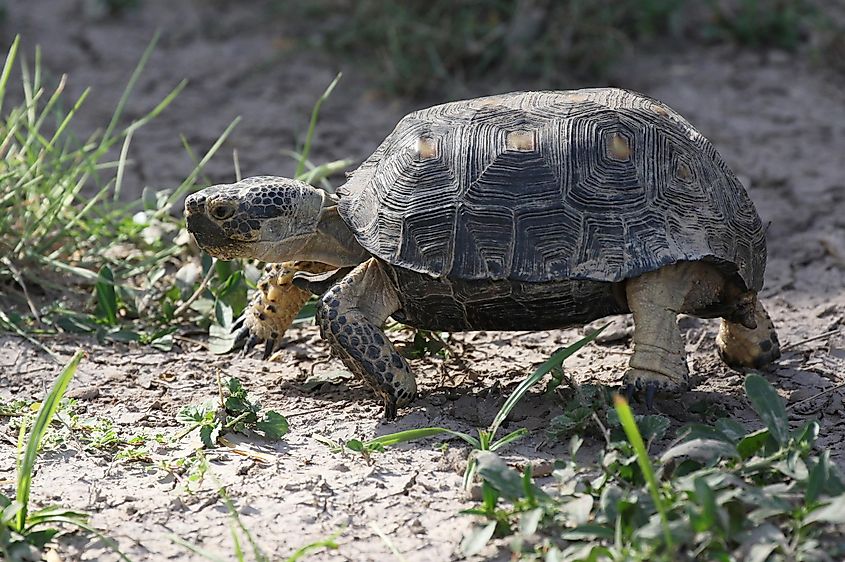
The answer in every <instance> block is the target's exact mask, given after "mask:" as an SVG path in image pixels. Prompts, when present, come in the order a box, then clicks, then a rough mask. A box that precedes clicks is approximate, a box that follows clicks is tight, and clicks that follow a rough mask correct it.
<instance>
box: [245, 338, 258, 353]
mask: <svg viewBox="0 0 845 562" xmlns="http://www.w3.org/2000/svg"><path fill="white" fill-rule="evenodd" d="M260 341H261V339H260V338H259V337H258V336H256V335H252V336H249V339H248V340H246V345H244V348H243V351H242V354H243V355H248V354H249V352H251V351H252V350H253V349H254V348H255V346H256V345H258V342H260Z"/></svg>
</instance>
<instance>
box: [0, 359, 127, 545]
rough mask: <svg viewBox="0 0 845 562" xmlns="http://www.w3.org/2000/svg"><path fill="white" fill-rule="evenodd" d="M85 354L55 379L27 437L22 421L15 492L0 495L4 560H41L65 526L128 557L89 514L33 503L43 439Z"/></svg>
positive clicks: (0, 527)
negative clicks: (33, 487) (92, 535)
mask: <svg viewBox="0 0 845 562" xmlns="http://www.w3.org/2000/svg"><path fill="white" fill-rule="evenodd" d="M82 357H83V353H82V351H77V352H76V354H75V355H74V356H73V357H72V358H71V360H70V361H69V362H68V363H67V365H66V366H65V367H64V369H63V370H62V372H61V373H60V374H59V376H58V377H57V378H56V380H55V381H54V383H53V387H52V389H51V390H50V392H49V393H48V394H47V396H46V397H45V398H44V401H43V402H41V406H40V407H39V409H38V414H37V415H36V417H35V421H34V423H33V424H32V429H31V430H30V433H29V437H28V438H26V430H27V424H26V423H22V424H21V426H20V431H19V438H18V454H17V478H16V488H15V495H14V496H13V497H11V498H9V497H6V496H5V495H3V494H0V554H2V558H3V560H8V561H10V562H18V561H20V562H24V561H26V560H38V559H40V558H41V556H42V553H43V552H44V551H45V549H46V547H47V545H48V544H49V543H50V542H51V541H52V540H53V539H54V538H55V537H56V536H57V535H58V534H59V533H60V532H61V531H62V528H61V527H60V526H62V525H69V526H72V527H77V528H79V529H82V530H84V531H87V532H89V533H92V534H94V535H96V536H97V537H99V538H100V539H102V540H103V541H104V542H105V543H106V544H107V545H108V546H109V547H111V548H112V549H113V550H114V551H115V552H116V553H117V554H118V555H119V556H120V558H121V559H122V560H127V561H128V560H129V559H128V558H127V557H126V555H124V554H123V553H122V552H120V550H118V548H117V544H116V543H115V542H114V541H113V540H111V539H109V538H108V537H106V536H105V535H104V534H103V533H102V532H100V531H99V530H97V529H95V528H94V527H92V526H91V525H90V524H89V522H88V518H89V516H88V515H87V514H86V513H83V512H81V511H76V510H73V509H68V508H64V507H57V506H52V507H45V508H41V509H33V508H32V505H31V502H30V492H31V489H32V481H33V476H34V472H35V464H36V461H37V459H38V452H39V450H40V447H41V443H42V440H43V439H44V435H45V434H46V433H47V428H48V427H49V426H50V423H51V422H52V420H53V417H54V416H55V415H56V412H57V411H58V410H59V404H60V402H61V400H62V396H63V395H64V393H65V391H66V390H67V388H68V385H69V384H70V381H71V380H72V379H73V375H74V374H75V373H76V369H77V367H78V366H79V363H80V361H82Z"/></svg>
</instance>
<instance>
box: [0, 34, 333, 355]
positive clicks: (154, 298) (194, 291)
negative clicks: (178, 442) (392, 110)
mask: <svg viewBox="0 0 845 562" xmlns="http://www.w3.org/2000/svg"><path fill="white" fill-rule="evenodd" d="M155 43H156V39H154V40H153V41H152V42H151V44H150V45H149V47H148V48H147V50H146V51H145V52H144V54H143V56H142V57H141V60H140V62H139V63H138V66H137V67H136V68H135V70H134V72H133V74H132V76H131V78H130V79H129V82H128V84H127V86H126V89H125V90H124V92H123V94H122V96H121V98H120V100H119V102H118V104H117V107H116V109H115V111H114V114H113V116H112V118H111V120H110V122H109V123H108V124H107V125H106V126H105V128H104V129H103V130H102V131H99V132H97V133H95V134H93V135H92V136H91V137H89V138H88V139H85V140H80V139H77V138H76V137H74V135H73V132H72V128H73V127H72V125H73V118H74V116H75V115H76V114H77V112H79V111H80V110H81V108H82V107H83V105H84V102H85V100H86V99H87V97H88V90H85V91H84V92H83V93H82V94H81V95H80V97H79V98H78V99H77V100H76V101H75V102H73V103H72V104H68V103H67V102H66V101H65V100H64V99H63V96H64V86H65V78H62V79H61V80H60V81H59V82H58V84H56V85H55V86H54V87H53V89H52V90H51V89H50V87H49V85H48V83H47V82H48V81H47V80H46V78H45V76H44V72H43V70H42V66H41V60H40V51H39V50H37V49H36V58H35V62H34V65H33V66H32V67H30V66H29V65H28V64H27V63H26V61H24V60H20V73H21V80H20V83H21V87H22V90H23V102H21V104H20V105H17V106H14V107H10V108H4V107H3V100H4V98H5V95H6V93H7V90H8V88H9V86H10V84H11V83H12V82H11V76H12V72H13V69H14V67H15V65H16V63H17V62H18V60H19V59H20V58H21V57H19V55H18V51H19V49H20V38H17V39H15V41H14V42H13V44H12V46H11V48H10V50H9V53H8V55H7V57H6V61H5V65H4V66H3V70H2V72H0V116H2V118H0V156H2V157H3V162H2V164H0V177H1V178H2V181H0V211H2V212H0V256H2V257H0V295H2V296H3V297H4V299H3V301H4V302H3V305H2V306H0V330H4V331H10V332H15V333H17V334H18V335H20V336H22V337H26V338H28V339H30V341H32V342H33V343H35V344H36V345H38V346H39V347H41V348H42V349H46V348H44V346H43V345H42V344H40V343H39V342H38V341H37V340H35V339H33V338H32V337H31V334H43V333H55V332H71V333H84V334H92V335H95V336H96V337H97V339H98V340H99V341H101V342H102V341H116V342H135V343H139V344H142V345H152V346H154V347H156V348H159V349H162V350H169V349H170V348H171V347H172V345H173V343H174V332H175V331H176V330H177V328H178V326H179V325H180V324H181V323H182V322H186V321H189V322H190V323H191V324H192V325H199V326H200V327H201V328H211V326H217V327H218V328H220V329H221V330H222V331H224V332H226V331H227V329H229V328H230V327H231V325H232V324H233V323H234V319H237V318H238V317H239V316H240V315H241V314H242V312H243V310H244V308H245V307H246V305H247V293H248V291H249V290H250V288H253V287H254V284H255V281H256V280H257V277H258V272H259V269H258V268H257V267H254V266H253V265H252V264H251V263H250V262H245V261H238V260H235V261H231V262H219V261H217V260H215V259H212V258H210V257H208V256H202V257H201V258H199V259H197V258H195V257H194V256H193V254H192V250H191V248H190V245H189V236H188V235H187V232H186V231H185V226H184V219H183V218H182V217H181V213H177V214H176V216H174V213H173V211H174V205H176V204H177V203H178V202H179V201H180V200H181V199H182V198H183V197H184V196H185V195H186V194H187V193H190V192H191V191H194V190H196V189H197V186H198V183H200V182H201V181H202V180H201V178H200V175H201V172H202V169H203V168H204V166H205V165H206V164H207V162H208V161H209V160H210V159H211V158H212V157H213V156H214V155H215V154H216V153H217V151H218V150H219V148H220V147H221V145H222V144H223V142H224V141H225V140H226V138H227V137H228V136H229V134H230V133H231V131H232V130H233V128H234V127H235V126H236V125H237V123H238V121H239V119H235V120H234V121H233V122H232V123H231V124H230V125H229V126H228V127H227V128H226V130H225V131H223V133H222V134H221V135H220V137H219V138H218V139H217V141H215V142H214V143H213V145H212V146H211V147H209V148H208V150H207V151H206V152H205V154H204V155H203V156H202V157H201V158H197V157H195V156H194V151H193V149H192V148H191V147H190V146H188V145H187V144H186V145H185V147H186V152H187V155H188V156H189V157H190V158H192V159H193V160H194V161H195V162H196V165H195V167H194V170H193V171H192V172H191V173H190V174H189V175H188V177H187V178H185V180H184V181H183V182H182V183H181V184H180V185H179V186H176V187H175V188H173V189H169V190H162V191H158V192H151V191H145V193H144V194H143V196H142V198H141V199H139V200H136V201H131V202H128V203H127V202H125V201H123V198H122V196H121V194H122V192H123V186H124V177H125V174H126V169H127V167H128V166H130V165H131V162H130V160H129V151H130V146H131V142H132V138H133V136H134V135H135V133H136V132H137V131H138V130H139V129H140V128H141V127H143V126H145V125H146V124H147V123H149V122H150V121H151V120H152V119H154V118H156V117H158V116H159V115H160V114H161V113H162V112H164V111H165V110H166V108H167V107H168V105H169V104H170V103H171V102H172V101H173V99H174V98H175V97H176V96H177V95H178V94H179V93H180V92H181V91H182V89H183V88H184V87H185V85H186V83H185V82H184V81H183V82H181V83H179V84H177V85H176V86H175V87H174V89H173V90H172V91H171V92H170V93H169V94H168V95H167V96H165V98H164V99H163V100H162V101H161V102H160V103H159V104H157V105H156V106H155V107H154V108H152V109H151V110H150V111H149V112H148V113H147V114H146V115H144V116H142V117H140V118H138V119H136V120H134V121H132V122H130V123H129V124H123V123H122V121H123V119H122V117H123V114H124V109H125V107H126V103H127V101H128V99H129V97H130V95H131V93H132V91H133V88H134V87H135V84H136V83H137V81H138V79H139V77H140V75H141V73H142V71H143V69H144V67H145V65H146V63H147V61H148V60H149V57H150V55H151V54H152V52H153V49H154V47H155ZM338 79H339V76H338V78H336V79H335V80H334V81H333V82H332V83H331V84H330V86H329V87H328V88H327V90H326V92H325V93H324V94H323V96H321V98H320V99H319V100H318V101H317V104H316V105H315V108H314V111H313V113H312V119H311V124H310V127H309V130H308V134H307V136H306V139H305V144H304V146H303V147H302V148H301V150H299V151H297V152H292V154H293V155H294V156H295V157H296V158H297V159H298V160H299V165H298V171H297V177H298V178H299V179H302V180H303V181H307V182H310V183H314V184H317V185H320V186H321V187H324V188H327V189H330V188H331V186H330V185H329V184H328V183H327V180H326V178H327V177H328V176H330V175H332V174H335V173H338V172H339V171H342V170H344V169H345V168H346V167H348V165H349V162H348V161H346V160H340V161H336V162H328V163H325V164H322V165H315V164H313V163H312V162H311V161H309V160H308V155H309V151H310V148H311V141H312V138H313V134H314V128H315V126H316V122H317V116H318V114H319V108H320V105H321V104H322V103H323V101H325V99H326V98H327V97H328V96H329V95H330V93H331V91H332V89H333V88H334V86H335V85H336V84H337V81H338ZM67 107H69V108H70V109H66V108H67ZM118 149H119V157H118V159H117V160H115V161H112V160H109V158H110V156H109V155H110V154H111V153H112V152H114V151H116V150H118ZM237 179H240V178H237ZM86 301H87V302H86ZM312 315H313V312H312ZM48 351H49V350H48Z"/></svg>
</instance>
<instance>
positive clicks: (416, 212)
mask: <svg viewBox="0 0 845 562" xmlns="http://www.w3.org/2000/svg"><path fill="white" fill-rule="evenodd" d="M185 209H186V216H187V224H188V229H189V231H190V232H191V233H192V234H193V236H194V237H195V239H196V241H197V243H198V245H199V246H200V247H201V248H202V249H203V250H204V251H205V252H207V253H209V254H211V255H212V256H215V257H218V258H220V259H232V258H256V259H259V260H262V261H264V262H268V263H271V264H283V265H281V266H271V268H270V271H269V274H268V278H266V279H265V280H264V281H262V283H261V285H260V287H261V291H259V293H258V295H257V297H256V299H255V300H254V301H253V305H252V308H251V312H250V314H251V316H250V317H249V318H248V319H247V320H248V321H247V322H246V326H245V328H244V330H246V331H248V332H249V333H251V334H252V338H251V339H252V340H253V342H254V341H255V340H260V339H265V340H267V344H266V348H265V350H266V351H265V357H266V355H268V354H269V353H270V352H271V351H272V350H273V349H274V347H275V346H276V345H277V341H278V339H279V338H280V337H281V334H282V332H283V331H284V329H286V327H287V324H289V322H290V319H291V318H292V316H293V313H295V309H296V308H298V307H299V306H300V305H301V304H302V302H304V301H303V298H302V294H304V291H306V290H308V289H310V290H311V291H314V292H315V293H320V294H322V296H321V297H320V299H319V301H318V305H317V312H316V319H317V322H318V324H319V326H320V331H321V334H322V336H323V337H324V338H325V339H326V340H327V341H328V343H329V344H330V346H331V348H332V350H333V351H334V352H336V353H337V355H339V356H340V358H341V359H342V361H343V362H344V364H345V365H346V366H347V367H348V368H349V369H350V370H351V371H352V372H354V373H355V374H356V375H357V376H358V377H360V378H361V379H362V380H363V381H364V382H365V383H366V384H367V385H368V386H370V387H371V388H372V390H373V391H375V393H376V394H378V395H379V396H380V397H381V399H382V400H383V402H384V408H385V409H384V413H385V417H387V418H388V419H390V418H393V417H395V415H396V410H397V407H399V406H404V405H406V404H408V403H409V402H410V401H411V400H412V399H413V398H414V397H415V395H416V392H417V388H416V383H415V380H414V375H413V373H412V372H411V369H410V368H409V366H408V362H407V361H406V360H405V358H404V357H402V356H401V355H400V354H399V353H397V352H396V350H395V349H394V347H393V345H392V344H391V342H390V341H389V340H388V338H387V336H386V335H385V333H384V332H383V331H382V325H383V323H384V322H385V321H386V320H387V318H388V317H391V316H392V317H393V318H394V319H396V320H398V321H399V322H402V323H404V324H408V325H410V326H414V327H418V328H425V329H429V330H439V331H465V330H548V329H557V328H564V327H570V326H574V325H579V324H584V323H587V322H590V321H593V320H595V319H598V318H602V317H605V316H608V315H614V314H623V313H628V312H632V313H633V318H634V324H635V332H634V334H633V345H634V353H633V355H632V357H631V359H630V363H629V367H628V370H627V371H626V372H625V374H624V376H623V380H622V382H623V385H624V386H625V387H626V388H627V389H628V391H629V393H633V392H636V393H637V394H640V393H644V394H645V397H646V402H647V404H649V405H650V404H651V402H652V401H653V399H654V396H655V395H656V393H658V392H661V393H668V394H670V395H671V394H673V393H677V392H679V391H681V390H683V389H686V388H688V386H689V371H688V368H687V364H686V358H685V351H684V342H683V339H682V337H681V334H680V331H679V328H678V325H677V315H678V314H679V313H685V314H690V315H695V316H698V317H702V318H716V317H721V318H722V324H721V328H720V330H719V334H718V336H717V347H718V351H719V354H720V356H721V357H722V359H723V360H724V361H725V362H726V363H727V364H728V365H729V366H731V367H734V368H743V367H754V368H759V367H762V366H764V365H766V364H768V363H770V362H772V361H774V360H775V359H777V358H778V357H779V356H780V347H779V343H778V338H777V334H776V332H775V329H774V326H773V324H772V321H771V319H770V317H769V315H768V313H767V312H766V310H765V308H764V307H763V305H762V304H761V303H760V301H759V300H758V299H757V293H758V292H759V291H760V289H761V288H762V286H763V274H764V270H765V265H766V241H765V230H764V228H763V226H762V224H761V221H760V217H759V216H758V214H757V212H756V210H755V208H754V205H753V203H752V202H751V200H750V199H749V197H748V194H747V193H746V191H745V189H744V188H743V186H742V184H741V183H740V181H739V180H738V179H737V177H736V176H735V175H734V174H733V173H732V172H731V170H730V169H729V168H728V166H727V165H726V163H725V162H724V160H723V159H722V157H721V156H720V155H719V153H718V152H717V151H716V149H715V148H714V147H713V145H712V144H711V143H710V142H709V141H708V140H707V139H706V138H704V136H702V135H701V133H699V132H698V131H697V130H696V129H695V128H693V126H692V125H690V124H689V123H688V122H687V121H686V120H685V119H684V118H683V117H681V116H680V115H679V114H678V113H676V112H675V111H673V110H672V109H670V108H669V107H668V106H666V105H664V104H663V103H661V102H659V101H657V100H654V99H652V98H649V97H647V96H644V95H641V94H638V93H635V92H632V91H628V90H622V89H616V88H596V89H583V90H571V91H540V92H516V93H509V94H502V95H495V96H489V97H482V98H478V99H471V100H465V101H457V102H452V103H446V104H442V105H437V106H434V107H431V108H428V109H422V110H420V111H415V112H413V113H410V114H409V115H407V116H406V117H404V118H403V119H402V120H401V121H400V122H399V124H398V125H397V126H396V128H395V129H394V131H393V132H392V133H391V134H390V135H389V136H388V137H387V138H386V139H385V140H384V141H383V142H382V144H381V145H380V146H379V147H378V149H377V150H376V151H375V153H373V155H372V156H370V157H369V158H368V159H367V160H366V161H364V162H363V164H361V166H360V167H359V168H358V169H357V170H356V171H355V172H353V173H352V174H351V175H350V176H349V177H348V181H347V182H346V183H345V184H344V185H343V186H341V187H340V188H339V189H338V190H337V193H336V195H335V194H329V193H327V192H326V191H323V190H321V189H317V188H315V187H311V186H310V185H307V184H305V183H302V182H300V181H296V180H293V179H285V178H278V177H272V176H258V177H252V178H248V179H244V180H242V181H239V182H237V183H234V184H230V185H216V186H212V187H208V188H206V189H204V190H202V191H200V192H198V193H195V194H193V195H191V196H190V197H188V198H187V200H186V203H185ZM299 268H302V269H306V270H308V271H311V272H312V273H301V274H300V273H296V274H294V272H295V270H296V269H299ZM324 271H328V273H322V274H320V272H324ZM290 282H293V283H294V285H295V286H296V287H299V288H300V289H299V290H300V291H302V294H299V293H296V291H294V292H290V291H288V293H286V294H287V295H288V297H285V298H279V297H278V295H277V297H275V298H274V297H273V295H272V293H273V292H274V291H277V292H278V291H280V290H281V289H279V287H280V286H283V285H284V284H285V283H290ZM280 294H281V293H279V295H280ZM291 295H297V296H295V297H294V296H291ZM286 299H287V300H286ZM291 310H293V311H294V312H293V313H292V312H291ZM242 331H243V330H242Z"/></svg>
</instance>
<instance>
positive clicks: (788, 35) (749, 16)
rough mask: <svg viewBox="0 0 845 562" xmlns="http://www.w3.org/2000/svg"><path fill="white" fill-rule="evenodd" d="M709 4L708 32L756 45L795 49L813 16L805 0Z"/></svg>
mask: <svg viewBox="0 0 845 562" xmlns="http://www.w3.org/2000/svg"><path fill="white" fill-rule="evenodd" d="M710 6H711V10H712V15H711V21H712V23H711V25H710V26H708V27H707V28H706V32H707V35H709V36H710V37H714V38H720V39H727V40H730V41H733V42H735V43H737V44H740V45H746V46H749V47H755V48H760V47H778V48H781V49H787V50H792V49H795V48H796V47H798V46H799V45H800V44H801V41H802V40H804V39H805V38H806V36H807V30H806V27H807V24H808V22H809V21H810V20H811V19H812V18H813V17H815V14H814V13H813V10H812V8H811V6H810V5H809V4H808V3H807V1H806V0H765V1H764V0H733V1H731V2H724V1H718V0H711V1H710Z"/></svg>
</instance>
